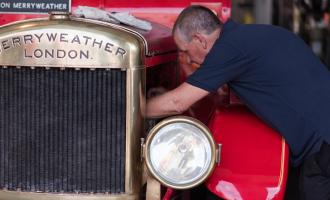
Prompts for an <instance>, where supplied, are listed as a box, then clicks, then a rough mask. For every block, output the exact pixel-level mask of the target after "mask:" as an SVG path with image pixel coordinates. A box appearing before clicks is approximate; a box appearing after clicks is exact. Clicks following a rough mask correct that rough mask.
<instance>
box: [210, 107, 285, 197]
mask: <svg viewBox="0 0 330 200" xmlns="http://www.w3.org/2000/svg"><path fill="white" fill-rule="evenodd" d="M209 128H210V129H211V130H212V133H213V135H214V139H215V141H216V142H217V143H219V144H222V151H221V162H220V164H219V165H217V166H216V168H215V170H214V173H213V174H212V176H211V177H210V178H209V180H208V181H207V182H206V185H207V187H208V188H209V189H210V190H211V191H212V192H213V193H215V194H217V195H218V196H221V197H223V198H225V199H237V200H239V199H254V200H258V199H260V200H261V199H283V198H284V191H285V187H286V177H287V168H288V147H287V145H286V143H285V141H284V139H282V138H281V136H280V135H279V134H278V133H277V132H275V131H274V130H273V129H271V128H270V127H268V126H267V125H266V124H264V123H263V122H262V121H261V120H260V119H258V118H257V117H256V116H254V115H253V114H252V113H251V112H250V111H249V110H248V109H247V108H246V107H245V106H243V105H231V106H228V107H226V108H224V107H220V108H218V109H217V110H216V112H215V115H214V116H213V118H212V119H211V121H210V124H209Z"/></svg>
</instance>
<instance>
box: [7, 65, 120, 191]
mask: <svg viewBox="0 0 330 200" xmlns="http://www.w3.org/2000/svg"><path fill="white" fill-rule="evenodd" d="M125 115H126V73H125V72H124V71H121V70H120V69H111V70H105V69H97V70H89V69H81V70H75V69H65V70H60V69H58V68H52V69H47V70H46V69H44V68H35V69H30V68H23V67H22V68H13V67H8V68H1V69H0V188H1V189H8V190H12V191H15V190H21V191H38V192H67V193H122V192H125V191H124V190H125V189H124V188H125V124H126V116H125Z"/></svg>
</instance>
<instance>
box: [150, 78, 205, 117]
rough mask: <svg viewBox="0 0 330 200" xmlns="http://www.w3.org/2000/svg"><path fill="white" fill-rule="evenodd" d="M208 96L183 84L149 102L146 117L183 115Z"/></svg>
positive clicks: (196, 88) (198, 89)
mask: <svg viewBox="0 0 330 200" xmlns="http://www.w3.org/2000/svg"><path fill="white" fill-rule="evenodd" d="M208 94H209V92H208V91H206V90H203V89H200V88H198V87H195V86H192V85H190V84H188V83H182V84H181V85H180V86H179V87H177V88H175V89H174V90H171V91H169V92H166V93H164V94H162V95H159V96H156V97H153V98H151V99H149V100H147V110H146V112H147V113H146V117H147V118H158V117H166V116H169V115H176V114H181V113H183V112H184V111H186V110H187V109H188V108H189V107H190V106H191V105H192V104H194V103H195V102H197V101H198V100H200V99H202V98H203V97H205V96H206V95H208Z"/></svg>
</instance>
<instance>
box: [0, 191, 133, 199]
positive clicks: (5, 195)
mask: <svg viewBox="0 0 330 200" xmlns="http://www.w3.org/2000/svg"><path fill="white" fill-rule="evenodd" d="M0 199H6V200H122V199H125V200H138V199H139V196H138V195H127V194H116V195H111V194H60V193H58V194H57V193H36V192H14V191H4V190H2V191H0Z"/></svg>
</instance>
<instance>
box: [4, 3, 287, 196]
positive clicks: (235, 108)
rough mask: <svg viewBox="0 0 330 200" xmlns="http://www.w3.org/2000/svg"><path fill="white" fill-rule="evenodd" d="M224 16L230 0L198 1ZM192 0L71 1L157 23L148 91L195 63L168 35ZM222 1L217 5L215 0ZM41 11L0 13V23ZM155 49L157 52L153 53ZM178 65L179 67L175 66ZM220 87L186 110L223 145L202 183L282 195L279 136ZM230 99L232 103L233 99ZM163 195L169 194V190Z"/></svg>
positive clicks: (219, 190) (232, 191)
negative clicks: (215, 163)
mask: <svg viewBox="0 0 330 200" xmlns="http://www.w3.org/2000/svg"><path fill="white" fill-rule="evenodd" d="M22 1H23V0H22ZM196 2H198V4H203V5H206V6H208V7H210V8H212V9H213V10H214V11H215V12H217V13H218V15H219V18H220V19H221V20H222V21H225V20H226V19H227V18H228V17H229V16H230V11H231V10H230V9H231V0H198V1H196ZM196 2H193V1H190V0H181V1H175V0H165V1H158V0H139V1H138V0H127V1H122V0H72V10H73V11H74V9H76V8H77V6H93V7H98V8H102V9H106V10H109V11H129V12H130V13H131V14H133V15H135V16H137V17H140V18H143V19H147V20H150V21H152V22H155V23H158V24H155V25H154V28H153V30H152V31H150V32H143V31H142V32H143V33H142V34H143V35H144V36H145V37H146V38H147V40H148V45H149V53H150V55H147V56H146V65H147V92H148V91H150V89H152V88H159V87H162V88H163V89H166V90H167V89H172V88H174V87H176V86H177V85H178V84H179V83H180V82H182V81H184V80H185V78H186V77H187V76H188V75H189V74H191V73H192V72H193V71H194V70H195V69H196V66H191V65H189V64H187V63H185V62H184V58H183V57H182V55H179V59H178V63H179V65H177V64H176V63H177V56H178V55H177V53H176V47H175V45H174V43H173V39H172V38H171V27H172V26H173V24H174V21H175V19H176V17H177V15H178V14H179V13H180V11H181V10H182V9H183V8H184V7H186V6H188V5H191V4H196ZM219 3H221V4H219ZM45 16H46V15H41V14H8V13H2V14H0V25H3V24H7V23H10V22H15V21H19V20H23V19H29V18H36V17H45ZM155 52H157V53H155ZM178 66H180V69H181V70H178V69H177V67H178ZM233 97H234V96H232V95H229V93H228V89H224V88H222V90H219V93H218V94H212V95H209V96H208V97H207V98H205V99H203V100H202V101H200V102H198V103H196V104H195V105H193V106H192V108H191V109H189V110H188V112H187V113H186V114H187V115H190V116H193V117H195V118H197V119H199V120H201V121H202V122H203V123H205V124H207V125H208V126H209V128H210V130H211V132H212V133H213V134H214V139H215V141H216V142H217V143H219V144H222V152H221V162H220V164H219V165H217V166H216V168H215V170H214V172H213V174H212V175H211V176H210V177H209V179H208V180H207V181H206V183H205V184H206V186H207V188H208V189H209V190H210V191H212V192H213V193H214V194H216V195H218V196H219V197H222V198H225V199H254V200H258V199H278V200H279V199H283V197H284V192H285V186H286V179H287V166H288V155H289V153H288V147H287V145H286V144H285V142H284V139H283V138H281V136H280V135H279V134H278V133H276V132H275V131H274V130H272V129H271V128H269V127H268V126H267V125H266V124H264V123H263V122H262V121H261V120H260V119H258V118H257V117H256V116H255V115H254V114H252V113H251V112H250V111H249V110H248V109H247V108H246V107H245V106H244V105H242V104H237V102H238V101H237V99H236V98H233ZM233 102H235V103H233ZM168 191H169V192H168V193H167V194H166V195H167V196H165V198H164V199H170V198H171V194H172V193H173V190H168Z"/></svg>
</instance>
